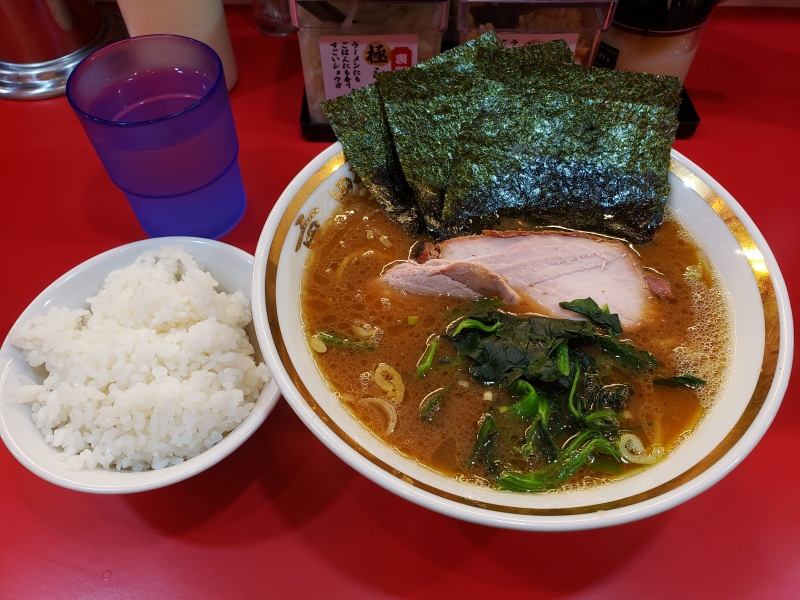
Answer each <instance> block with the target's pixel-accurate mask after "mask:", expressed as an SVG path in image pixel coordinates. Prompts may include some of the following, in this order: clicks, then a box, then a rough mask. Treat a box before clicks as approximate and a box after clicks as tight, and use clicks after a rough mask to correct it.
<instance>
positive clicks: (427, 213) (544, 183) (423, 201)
mask: <svg viewBox="0 0 800 600" xmlns="http://www.w3.org/2000/svg"><path fill="white" fill-rule="evenodd" d="M679 92H680V81H679V80H678V79H676V78H674V77H663V76H657V75H648V74H642V73H630V72H624V71H610V70H606V69H595V68H592V67H583V66H580V65H575V64H573V63H572V62H571V54H570V52H569V49H568V47H567V45H566V43H565V42H563V40H559V41H557V42H549V43H547V44H531V45H527V46H523V47H521V48H513V49H506V48H503V47H502V44H501V43H500V41H499V40H498V39H497V37H496V36H495V35H494V33H492V32H490V33H487V34H485V35H483V36H481V37H479V38H476V39H474V40H472V41H471V42H468V43H466V44H464V45H461V46H458V47H456V48H454V49H452V50H449V51H447V52H445V53H442V54H441V55H439V56H437V57H434V58H432V59H430V60H428V61H425V62H424V63H421V64H420V65H418V66H416V67H413V68H411V69H406V70H403V71H393V72H387V73H379V74H378V76H377V83H376V84H373V85H371V86H367V87H366V88H362V89H361V90H356V91H354V92H351V93H349V94H347V95H346V96H342V97H340V98H337V99H335V100H331V101H329V102H326V103H324V104H323V109H324V110H325V112H326V114H327V115H328V116H329V118H330V120H331V123H332V125H333V127H334V131H335V132H336V134H337V136H338V137H339V139H340V141H341V142H342V145H343V147H344V149H345V153H346V154H347V157H348V159H349V160H350V162H351V164H352V165H353V169H354V170H355V171H356V172H357V173H358V174H359V175H360V176H361V178H362V179H363V180H364V182H365V184H366V186H367V188H368V189H369V190H370V191H371V192H372V194H373V196H375V198H376V199H377V201H378V202H379V203H380V205H381V206H382V207H383V208H384V210H385V211H386V212H387V214H388V215H389V216H390V217H391V218H392V219H394V220H395V221H396V222H398V223H400V224H401V225H402V226H404V227H406V228H407V229H409V230H411V231H416V230H418V229H419V228H420V227H423V226H424V227H425V228H427V229H428V231H429V232H430V233H431V234H433V235H434V236H435V237H438V238H445V237H452V236H456V235H463V234H468V233H477V232H480V231H481V230H482V229H485V228H496V227H497V226H498V221H499V219H500V218H502V217H511V218H515V219H518V218H522V219H524V220H525V221H526V222H527V223H528V224H529V225H531V226H560V227H568V228H571V229H578V230H587V231H593V232H596V233H605V234H610V235H614V236H617V237H621V238H625V239H627V240H629V241H632V242H638V243H642V242H647V241H649V240H650V239H651V238H652V236H653V234H654V232H655V229H656V228H657V227H658V225H659V224H660V223H661V220H662V219H663V213H664V207H665V205H666V199H667V195H668V193H669V183H668V172H669V151H670V148H671V147H672V142H673V140H674V135H675V130H676V128H677V118H676V114H677V108H678V105H679V102H680V98H679Z"/></svg>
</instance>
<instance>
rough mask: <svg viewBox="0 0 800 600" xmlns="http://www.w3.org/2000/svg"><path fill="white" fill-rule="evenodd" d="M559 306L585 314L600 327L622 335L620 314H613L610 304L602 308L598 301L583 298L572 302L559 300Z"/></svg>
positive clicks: (615, 335) (613, 333) (617, 335)
mask: <svg viewBox="0 0 800 600" xmlns="http://www.w3.org/2000/svg"><path fill="white" fill-rule="evenodd" d="M559 306H561V308H564V309H566V310H571V311H572V312H575V313H578V314H579V315H583V316H584V317H586V318H587V319H589V321H591V322H592V323H594V324H595V325H597V326H598V327H600V328H602V329H605V330H606V331H607V332H608V333H610V334H611V335H613V336H614V337H619V336H620V335H622V324H621V323H620V321H619V315H617V314H611V312H610V311H609V310H608V304H605V305H603V307H602V308H601V307H600V306H598V305H597V302H595V301H594V300H592V299H591V298H582V299H578V300H573V301H572V302H559Z"/></svg>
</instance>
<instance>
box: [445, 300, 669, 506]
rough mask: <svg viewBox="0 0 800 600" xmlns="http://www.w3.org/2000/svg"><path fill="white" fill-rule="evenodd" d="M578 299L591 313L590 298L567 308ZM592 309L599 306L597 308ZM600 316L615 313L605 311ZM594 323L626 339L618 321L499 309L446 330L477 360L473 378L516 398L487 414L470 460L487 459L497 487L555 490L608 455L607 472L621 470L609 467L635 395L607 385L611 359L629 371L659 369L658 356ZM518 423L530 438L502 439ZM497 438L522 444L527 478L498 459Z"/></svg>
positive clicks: (628, 388)
mask: <svg viewBox="0 0 800 600" xmlns="http://www.w3.org/2000/svg"><path fill="white" fill-rule="evenodd" d="M587 300H591V299H587ZM575 302H577V303H578V304H579V305H580V307H586V306H587V302H585V301H574V302H573V303H568V304H574V303H575ZM591 304H594V306H596V307H597V304H596V303H595V302H594V301H591ZM597 310H598V311H600V312H601V313H603V314H605V315H606V316H608V312H607V310H604V309H601V308H600V307H597ZM587 312H591V311H587ZM614 316H616V315H614ZM597 320H599V321H600V322H601V323H602V324H600V323H597V322H595V321H597ZM596 326H597V327H602V328H603V329H605V330H606V331H609V332H610V333H612V334H613V335H615V336H619V335H621V334H622V328H621V327H620V328H618V329H617V328H615V327H614V320H613V319H612V320H610V321H609V320H603V319H595V320H594V321H577V320H571V319H552V318H548V317H542V316H536V315H534V316H516V315H512V314H507V313H503V312H500V311H497V310H490V311H488V312H486V313H482V314H477V315H471V316H468V317H466V318H464V319H463V320H462V321H460V322H459V323H458V324H457V325H456V326H455V327H453V328H452V329H451V331H450V332H449V337H450V339H451V340H452V342H453V344H454V345H455V347H456V349H457V350H458V354H459V356H461V357H469V358H470V359H472V361H474V363H473V364H472V365H471V366H470V368H469V373H470V375H471V376H472V377H473V378H474V379H476V380H478V381H480V382H481V383H483V384H486V385H491V384H495V383H496V384H499V385H500V387H501V388H503V389H505V390H507V391H508V393H509V395H510V396H511V398H512V399H513V400H514V402H513V403H511V404H508V405H504V406H493V407H491V408H490V412H489V413H486V415H485V416H484V417H483V420H482V422H481V426H480V429H479V432H478V435H477V438H476V440H475V447H474V449H473V453H472V456H471V458H470V463H471V464H472V465H473V466H474V465H475V464H476V462H477V461H478V460H479V459H481V458H482V459H483V463H484V465H485V468H486V472H487V474H488V475H489V476H490V477H491V478H493V479H494V480H495V481H496V483H497V485H498V487H500V488H502V489H508V490H518V491H533V490H543V489H550V488H553V487H557V486H558V485H560V484H561V483H563V482H564V481H566V480H567V479H568V478H569V477H571V476H572V475H574V474H575V473H576V472H577V471H578V470H579V469H580V468H581V467H583V466H584V465H585V464H587V463H589V462H591V461H594V460H595V458H596V457H598V456H601V455H602V456H606V458H605V459H604V463H603V464H604V465H605V471H613V470H614V467H613V466H611V465H610V462H614V461H619V460H620V455H619V451H618V450H617V448H616V447H617V444H618V440H619V437H620V435H621V432H620V421H621V418H622V417H621V414H622V412H623V411H624V410H625V407H626V405H627V403H628V401H629V399H630V397H631V395H632V394H633V388H632V387H631V386H630V385H628V384H625V383H618V382H614V383H606V382H605V377H607V375H608V374H609V373H610V372H611V371H612V369H611V368H609V366H608V365H607V364H606V361H611V362H612V363H613V365H614V366H615V367H616V370H617V371H618V372H619V371H621V372H623V373H630V372H631V371H633V370H637V371H638V370H643V369H650V368H654V367H656V366H657V365H658V362H657V360H656V359H655V357H654V356H653V355H652V354H651V353H649V352H647V351H645V350H640V349H638V348H636V347H635V346H633V345H632V344H629V343H626V342H622V341H620V340H618V339H615V338H614V337H611V336H609V335H606V334H604V333H601V332H600V331H599V330H598V329H596ZM606 328H607V329H606ZM467 360H469V359H467ZM598 365H599V366H598ZM520 421H522V422H524V423H526V424H527V428H526V429H525V434H524V438H523V439H519V438H518V437H516V436H518V434H514V435H513V436H512V435H511V434H506V433H502V432H505V431H511V430H514V429H515V428H517V430H518V427H519V425H513V426H512V425H511V423H513V422H516V423H519V422H520ZM500 436H502V437H500ZM500 439H502V440H503V444H506V443H512V444H518V446H516V448H517V452H518V455H519V456H520V457H521V459H522V460H524V461H525V464H527V465H529V468H531V470H530V471H529V472H527V473H525V472H519V471H520V468H519V467H520V465H519V464H518V463H517V464H515V465H513V466H512V465H503V464H500V463H499V462H498V461H497V460H496V459H495V454H494V449H495V444H496V443H497V441H498V440H500ZM607 463H608V464H607Z"/></svg>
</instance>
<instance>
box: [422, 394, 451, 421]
mask: <svg viewBox="0 0 800 600" xmlns="http://www.w3.org/2000/svg"><path fill="white" fill-rule="evenodd" d="M448 387H449V386H448ZM446 391H447V388H443V387H441V388H439V389H436V390H433V391H432V392H431V393H430V394H428V395H427V396H425V397H424V398H423V399H422V402H420V403H419V416H420V418H422V419H423V420H426V421H427V420H429V419H430V418H431V417H433V409H434V407H435V406H436V404H437V402H439V400H441V399H442V396H444V394H445V392H446Z"/></svg>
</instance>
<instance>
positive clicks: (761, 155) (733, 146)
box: [0, 7, 800, 599]
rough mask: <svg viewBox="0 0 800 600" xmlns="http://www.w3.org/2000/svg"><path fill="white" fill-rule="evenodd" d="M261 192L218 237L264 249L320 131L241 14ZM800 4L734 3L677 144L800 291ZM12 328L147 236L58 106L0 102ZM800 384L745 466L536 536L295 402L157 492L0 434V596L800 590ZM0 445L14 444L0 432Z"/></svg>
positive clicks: (715, 33) (7, 322) (693, 82)
mask: <svg viewBox="0 0 800 600" xmlns="http://www.w3.org/2000/svg"><path fill="white" fill-rule="evenodd" d="M228 21H229V24H230V30H231V35H232V38H233V46H234V50H235V53H236V59H237V62H238V65H239V82H238V84H237V85H236V88H235V89H234V90H233V92H232V94H231V101H232V103H233V112H234V115H235V119H236V124H237V128H238V132H239V139H240V142H241V154H240V162H241V169H242V175H243V177H244V182H245V187H246V190H247V195H248V202H249V205H248V209H247V212H246V214H245V216H244V219H243V220H242V222H241V223H240V224H239V225H238V226H237V227H236V229H234V230H233V232H231V233H230V234H229V235H227V236H226V237H225V238H224V241H226V242H228V243H230V244H234V245H236V246H238V247H240V248H243V249H244V250H246V251H248V252H251V253H252V252H254V250H255V247H256V243H257V241H258V237H259V234H260V232H261V228H262V226H263V224H264V222H265V220H266V218H267V215H268V213H269V211H270V208H271V207H272V206H273V204H274V202H275V200H276V199H277V198H278V196H279V194H280V193H281V191H282V190H283V188H284V186H286V185H287V184H288V183H289V181H290V180H291V179H292V177H293V176H294V175H295V174H296V173H297V172H298V171H299V170H300V169H301V167H303V166H304V165H305V164H306V163H307V162H308V161H309V160H310V159H311V158H313V157H314V156H315V155H316V154H317V153H319V152H320V151H321V150H323V149H324V148H325V147H326V144H320V143H308V142H306V141H304V140H303V139H302V138H301V136H300V130H299V125H298V116H299V108H300V102H301V98H302V94H303V78H302V73H301V65H300V55H299V51H298V44H297V38H296V37H295V36H292V37H289V38H285V39H270V38H266V37H263V36H261V35H259V34H258V33H257V31H256V29H255V26H254V24H253V20H252V17H251V16H250V14H249V10H247V9H246V8H241V7H238V8H234V9H232V10H230V11H229V12H228ZM799 40H800V10H795V9H773V10H766V9H761V10H756V9H739V8H724V7H723V8H720V9H718V10H717V11H716V12H715V14H714V15H713V17H712V19H711V22H710V25H709V27H708V29H707V31H706V33H705V37H704V39H703V41H702V44H701V46H700V50H699V51H698V53H697V57H696V58H695V61H694V64H693V66H692V70H691V73H690V74H689V77H688V79H687V82H686V86H687V88H688V89H689V91H690V93H691V95H692V98H693V99H694V102H695V105H696V107H697V109H698V111H699V113H700V115H701V117H702V123H701V125H700V127H699V128H698V130H697V132H696V134H695V135H694V136H693V137H692V138H691V139H689V140H684V141H679V142H677V143H676V144H675V147H676V148H677V149H678V150H679V151H680V152H682V153H684V154H685V155H686V156H688V157H689V158H690V159H692V160H693V161H695V162H696V163H697V164H698V165H700V166H701V167H702V168H703V169H705V170H706V171H707V172H708V173H710V174H711V176H713V177H714V178H716V179H717V180H718V181H719V182H720V183H721V184H722V185H723V186H724V187H725V188H727V189H728V191H730V192H731V193H732V194H733V196H734V197H735V198H736V199H737V200H738V201H739V202H740V203H741V204H742V205H743V206H744V208H745V209H746V210H747V211H748V213H749V214H750V216H751V217H752V218H753V220H754V221H755V223H756V224H757V226H758V227H759V229H760V230H761V232H762V233H763V234H764V236H765V237H766V239H767V241H768V242H769V244H770V245H771V248H772V250H773V251H774V253H775V255H776V257H777V259H778V262H779V263H780V264H781V266H782V269H783V275H784V277H785V278H786V281H787V284H788V287H789V294H790V297H792V296H793V297H794V298H798V297H800V295H799V294H800V268H798V267H797V264H798V262H797V261H798V258H797V257H798V256H800V235H799V234H798V226H799V225H800V198H798V183H797V173H798V158H800V151H799V150H798V149H799V148H800V67H798V65H800V46H798V41H799ZM0 201H1V202H2V217H1V218H0V256H2V259H0V281H2V290H3V293H2V294H1V295H0V338H2V337H4V336H5V335H6V334H7V332H8V330H9V329H10V327H11V325H12V324H13V323H14V321H15V320H16V319H17V316H18V315H19V314H20V313H21V312H22V311H23V310H24V309H25V307H26V306H27V305H28V303H29V302H30V301H31V300H33V299H34V297H36V295H37V294H38V293H39V292H40V291H41V290H42V289H44V288H45V287H46V286H47V285H49V284H50V283H51V282H52V281H53V280H55V279H56V278H57V277H59V276H60V275H61V274H63V273H65V272H66V271H68V270H69V269H71V268H72V267H74V266H76V265H77V264H79V263H81V262H82V261H84V260H86V259H88V258H90V257H92V256H94V255H96V254H98V253H100V252H103V251H105V250H108V249H110V248H113V247H115V246H119V245H122V244H126V243H128V242H132V241H135V240H139V239H143V238H144V237H145V234H144V232H143V231H142V230H141V228H140V227H139V225H138V223H137V221H136V219H135V217H134V215H133V213H132V212H131V210H130V208H129V207H128V205H127V203H126V201H125V198H124V196H123V195H122V193H121V192H120V191H119V190H118V189H117V188H116V187H114V185H113V184H112V183H111V181H110V180H109V178H108V176H107V175H106V173H105V171H104V170H103V167H102V165H101V164H100V161H99V160H98V158H97V156H96V154H95V152H94V150H93V149H92V147H91V145H90V143H89V141H88V139H87V138H86V135H85V134H84V132H83V131H82V130H81V128H80V125H79V124H78V121H77V119H76V118H75V117H74V115H73V114H72V112H71V110H70V108H69V106H68V104H67V101H66V99H65V98H63V97H61V98H55V99H50V100H40V101H25V102H23V101H10V100H2V101H0ZM798 401H800V389H799V386H798V382H797V379H795V381H794V382H793V383H792V384H791V385H790V386H789V391H788V393H787V394H786V397H785V398H784V401H783V405H782V407H781V409H780V411H779V413H778V415H777V417H776V419H775V421H774V423H773V424H772V426H771V428H770V429H769V431H768V432H767V434H766V435H765V437H764V438H763V440H762V441H761V443H760V444H759V445H758V447H757V448H756V449H755V450H754V451H753V452H752V453H751V454H750V456H748V457H747V458H746V459H745V460H744V461H743V462H742V464H741V465H740V466H738V467H737V468H736V469H734V470H733V471H732V472H731V473H730V474H729V475H728V476H727V477H725V478H724V479H723V480H722V481H721V482H719V483H718V484H717V485H715V486H714V487H712V488H711V489H710V490H708V491H707V492H705V493H703V494H701V495H700V496H698V497H697V498H695V499H693V500H690V501H689V502H686V503H685V504H683V505H681V506H679V507H677V508H674V509H672V510H670V511H668V512H666V513H663V514H660V515H657V516H654V517H651V518H648V519H645V520H643V521H639V522H635V523H630V524H627V525H621V526H617V527H613V528H609V529H601V530H594V531H588V532H573V533H535V532H534V533H531V532H519V531H507V530H500V529H492V528H488V527H484V526H480V525H474V524H470V523H465V522H461V521H458V520H455V519H452V518H449V517H445V516H442V515H439V514H436V513H433V512H430V511H428V510H426V509H423V508H420V507H418V506H416V505H414V504H411V503H410V502H407V501H405V500H402V499H400V498H399V497H397V496H394V495H393V494H391V493H390V492H387V491H385V490H383V489H382V488H380V487H378V486H377V485H375V484H373V483H372V482H370V481H368V480H367V479H365V478H364V477H362V476H361V475H359V474H357V473H356V472H355V471H353V470H352V469H351V468H350V467H348V466H346V465H345V464H344V463H343V462H342V461H341V460H339V459H338V458H337V457H336V456H335V455H333V454H332V453H331V452H329V451H328V450H327V449H326V448H325V447H324V446H323V445H322V444H321V443H320V442H318V441H317V439H316V438H315V437H314V436H313V435H312V434H311V433H310V432H309V431H308V430H307V429H306V428H305V426H304V425H303V424H302V423H301V421H300V420H299V419H298V418H297V417H296V416H295V414H294V413H293V412H292V410H291V409H290V408H289V406H288V405H287V404H286V403H285V402H284V401H281V402H279V404H278V405H277V407H276V408H275V410H274V412H273V413H272V415H271V416H270V417H269V418H268V419H267V421H266V423H265V424H264V425H263V426H262V427H261V428H260V429H259V430H258V431H257V432H256V433H255V434H254V435H253V436H252V437H251V438H250V440H248V441H247V442H246V443H245V444H244V445H243V446H242V447H241V448H240V449H239V450H237V451H236V452H235V453H233V454H232V455H231V456H230V457H229V458H227V459H226V460H224V461H223V462H222V463H220V464H218V465H217V466H215V467H213V468H211V469H210V470H208V471H206V472H204V473H202V474H200V475H198V476H196V477H194V478H192V479H190V480H188V481H185V482H182V483H178V484H176V485H173V486H171V487H167V488H164V489H161V490H156V491H152V492H145V493H140V494H135V495H127V496H101V495H91V494H82V493H78V492H74V491H69V490H65V489H62V488H59V487H56V486H54V485H51V484H49V483H47V482H45V481H44V480H41V479H39V478H37V477H36V476H35V475H33V474H31V473H30V472H28V471H27V470H26V469H25V468H24V467H22V466H21V465H20V464H18V463H17V461H16V460H15V459H14V458H13V457H12V455H11V454H10V453H9V452H8V451H7V449H6V448H5V447H0V598H4V599H5V598H59V599H69V598H263V597H292V598H306V597H309V598H310V597H325V598H328V597H330V598H384V597H385V598H434V597H436V598H438V597H479V596H487V595H490V594H491V595H493V593H497V594H500V593H502V594H504V595H506V596H507V597H526V598H556V597H567V598H615V599H616V598H622V597H631V598H674V597H679V596H680V597H686V598H706V597H714V598H717V597H719V598H754V597H769V598H797V597H800V480H799V479H798V478H797V475H796V473H797V470H798V469H797V462H798V452H800V407H799V406H798ZM0 446H1V445H0Z"/></svg>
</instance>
